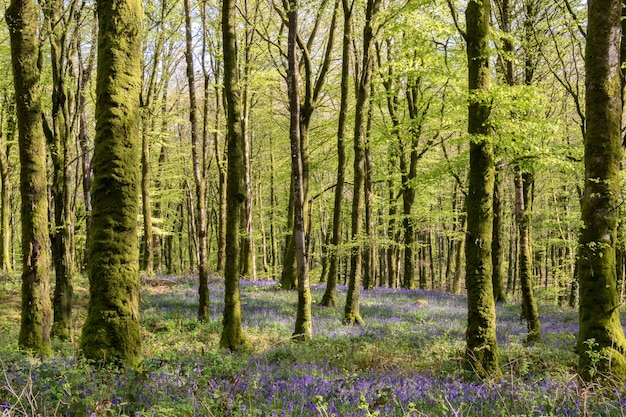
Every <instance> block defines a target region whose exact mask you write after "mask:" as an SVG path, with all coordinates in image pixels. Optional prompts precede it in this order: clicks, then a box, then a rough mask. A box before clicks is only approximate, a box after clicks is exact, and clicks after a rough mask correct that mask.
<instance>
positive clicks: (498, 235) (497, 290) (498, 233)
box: [491, 162, 506, 303]
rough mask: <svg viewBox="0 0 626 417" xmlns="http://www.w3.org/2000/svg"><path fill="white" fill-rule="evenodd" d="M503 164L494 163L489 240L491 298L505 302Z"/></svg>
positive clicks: (497, 301) (498, 301)
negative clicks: (491, 269) (490, 237)
mask: <svg viewBox="0 0 626 417" xmlns="http://www.w3.org/2000/svg"><path fill="white" fill-rule="evenodd" d="M503 175H504V164H503V163H502V162H500V163H498V164H497V165H496V171H495V182H494V188H493V238H492V241H491V263H492V264H493V273H492V275H491V282H492V284H493V299H494V301H495V302H496V303H505V302H506V294H505V292H504V250H503V248H502V241H503V240H504V236H503V233H502V231H503V227H504V225H503V223H502V220H503V218H504V204H503V203H504V201H503V194H504V181H503V180H504V179H503V178H502V177H503Z"/></svg>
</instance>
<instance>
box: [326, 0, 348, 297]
mask: <svg viewBox="0 0 626 417" xmlns="http://www.w3.org/2000/svg"><path fill="white" fill-rule="evenodd" d="M341 3H342V6H343V38H342V55H341V98H340V104H339V118H338V121H337V184H336V186H335V202H334V206H333V207H334V208H333V230H332V238H331V245H332V249H331V250H330V251H329V252H330V260H329V267H328V281H327V283H326V289H325V291H324V296H323V297H322V302H321V304H322V305H324V306H327V307H334V306H335V305H336V304H337V300H336V293H337V278H338V276H339V268H338V265H339V254H338V251H337V250H338V247H339V243H340V242H341V233H342V230H341V229H342V227H341V226H342V223H341V207H342V205H343V190H344V186H345V183H346V178H345V171H346V145H345V136H346V119H347V116H348V94H349V85H348V84H349V82H350V79H349V78H350V62H351V61H350V55H351V51H352V48H351V45H352V23H351V20H352V19H351V18H352V10H353V7H354V2H349V1H348V0H342V2H341Z"/></svg>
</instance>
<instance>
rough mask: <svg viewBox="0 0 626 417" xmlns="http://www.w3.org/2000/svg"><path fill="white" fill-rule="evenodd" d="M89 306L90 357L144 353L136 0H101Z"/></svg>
mask: <svg viewBox="0 0 626 417" xmlns="http://www.w3.org/2000/svg"><path fill="white" fill-rule="evenodd" d="M97 10H98V27H99V36H98V66H97V68H98V70H97V71H98V72H97V74H98V75H97V84H96V139H95V149H94V156H93V172H94V178H93V188H92V197H93V200H92V203H93V213H92V220H91V227H92V230H91V237H90V241H89V247H90V259H89V265H88V274H89V289H90V291H89V293H90V299H89V309H88V313H87V319H86V321H85V325H84V326H83V331H82V337H81V343H80V347H81V349H82V351H83V353H84V355H85V357H87V358H88V359H94V360H98V361H104V362H110V361H116V360H119V361H121V362H123V363H125V364H126V365H129V366H131V367H135V366H138V365H139V363H140V361H141V327H140V324H139V254H138V252H137V214H138V212H139V199H138V197H139V189H138V188H139V180H140V169H139V167H140V164H139V163H140V143H139V125H138V123H139V95H140V89H141V47H142V44H141V34H142V30H143V27H142V18H143V10H142V5H141V2H140V1H138V0H115V1H111V0H99V1H98V2H97Z"/></svg>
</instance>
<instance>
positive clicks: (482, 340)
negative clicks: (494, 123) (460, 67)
mask: <svg viewBox="0 0 626 417" xmlns="http://www.w3.org/2000/svg"><path fill="white" fill-rule="evenodd" d="M490 14H491V2H490V0H486V1H480V0H470V1H469V2H468V4H467V8H466V10H465V19H466V26H467V30H466V31H465V41H466V45H467V65H468V88H469V105H468V129H467V131H468V134H469V135H470V168H469V169H470V172H469V187H468V193H467V198H466V201H465V204H466V209H467V232H466V239H465V240H466V241H465V259H466V277H465V279H466V286H467V303H468V318H467V331H466V333H465V336H466V342H467V352H466V356H467V364H468V367H470V369H472V370H473V371H474V372H475V373H476V375H478V376H479V377H489V376H492V375H494V374H498V373H499V372H500V371H499V368H498V345H497V341H496V308H495V302H494V299H493V285H492V282H491V272H492V264H491V239H492V231H493V186H494V176H495V169H494V155H493V144H492V139H491V138H490V133H491V132H490V131H491V127H490V125H489V115H490V113H491V104H490V99H489V96H488V95H489V86H490V77H491V73H490V71H489V31H490V25H489V17H490Z"/></svg>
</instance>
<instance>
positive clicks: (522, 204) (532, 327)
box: [514, 165, 541, 343]
mask: <svg viewBox="0 0 626 417" xmlns="http://www.w3.org/2000/svg"><path fill="white" fill-rule="evenodd" d="M514 169H515V207H516V213H515V215H516V217H517V224H518V231H519V279H520V287H521V290H522V317H523V318H524V319H525V320H526V327H527V329H528V335H527V336H526V342H528V343H532V342H538V341H540V340H541V325H540V322H539V312H538V309H537V301H536V300H535V296H534V291H533V281H534V279H533V259H532V250H531V240H530V213H531V196H530V190H529V188H530V187H532V182H533V180H532V175H530V174H529V173H523V171H522V168H521V167H520V166H519V165H516V166H515V167H514Z"/></svg>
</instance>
